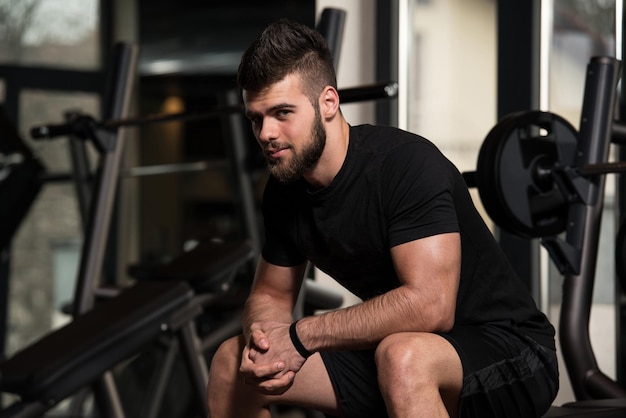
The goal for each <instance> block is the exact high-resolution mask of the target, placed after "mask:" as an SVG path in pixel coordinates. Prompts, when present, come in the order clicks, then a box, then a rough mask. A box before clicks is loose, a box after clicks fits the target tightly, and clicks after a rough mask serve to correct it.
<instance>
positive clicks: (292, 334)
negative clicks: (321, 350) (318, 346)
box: [289, 321, 313, 358]
mask: <svg viewBox="0 0 626 418" xmlns="http://www.w3.org/2000/svg"><path fill="white" fill-rule="evenodd" d="M297 323H298V321H295V322H293V323H292V324H291V325H290V326H289V338H291V343H292V344H293V346H294V348H295V349H296V351H297V352H298V353H299V354H300V355H301V356H302V357H304V358H309V357H311V355H312V354H313V352H311V351H309V350H307V349H306V347H305V346H304V344H302V341H301V340H300V337H298V331H297V329H296V324H297Z"/></svg>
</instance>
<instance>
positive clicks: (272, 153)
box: [265, 147, 289, 158]
mask: <svg viewBox="0 0 626 418" xmlns="http://www.w3.org/2000/svg"><path fill="white" fill-rule="evenodd" d="M288 149H289V148H288V147H285V148H271V149H267V150H266V151H265V152H266V153H267V155H268V156H269V157H270V158H279V157H281V156H282V155H283V154H285V153H286V152H287V150H288Z"/></svg>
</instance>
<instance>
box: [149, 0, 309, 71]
mask: <svg viewBox="0 0 626 418" xmlns="http://www.w3.org/2000/svg"><path fill="white" fill-rule="evenodd" d="M281 17H288V18H292V19H294V20H298V21H301V22H303V23H305V24H308V25H310V26H313V25H314V23H315V0H304V1H303V0H256V1H253V0H140V1H139V37H140V53H139V73H140V74H141V75H172V74H181V75H182V74H196V75H197V74H202V75H207V74H219V75H225V74H234V73H235V72H236V70H237V66H238V65H239V59H240V57H241V54H242V53H243V51H244V50H245V48H246V47H247V46H248V45H249V44H250V42H252V40H253V39H254V38H255V37H256V36H257V35H258V34H259V33H260V31H261V30H262V29H263V28H264V27H265V26H266V25H267V24H268V23H270V22H272V21H274V20H277V19H278V18H281Z"/></svg>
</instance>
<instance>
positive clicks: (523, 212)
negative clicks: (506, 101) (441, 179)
mask: <svg viewBox="0 0 626 418" xmlns="http://www.w3.org/2000/svg"><path fill="white" fill-rule="evenodd" d="M576 144H577V132H576V130H575V129H574V128H573V127H572V125H571V124H570V123H569V122H567V121H566V120H565V119H563V118H561V117H560V116H558V115H555V114H553V113H549V112H541V111H530V112H519V113H513V114H510V115H508V116H506V117H504V118H503V119H502V120H501V121H500V122H498V123H497V124H496V126H494V127H493V129H492V130H491V131H490V132H489V134H488V135H487V137H486V138H485V141H484V142H483V144H482V146H481V148H480V152H479V154H478V163H477V168H476V186H477V188H478V192H479V195H480V198H481V200H482V202H483V205H484V207H485V210H486V211H487V213H488V214H489V216H490V217H491V218H492V219H493V221H494V222H495V223H496V224H497V225H498V226H499V227H501V228H503V229H504V230H506V231H509V232H511V233H513V234H516V235H519V236H522V237H526V238H536V237H545V236H551V235H556V234H559V233H560V232H563V231H564V230H565V227H566V222H567V199H566V197H565V194H564V193H563V192H562V191H561V190H560V189H559V187H558V185H557V183H556V182H555V181H554V177H553V172H554V169H555V168H556V167H562V166H572V165H573V164H574V158H575V156H576Z"/></svg>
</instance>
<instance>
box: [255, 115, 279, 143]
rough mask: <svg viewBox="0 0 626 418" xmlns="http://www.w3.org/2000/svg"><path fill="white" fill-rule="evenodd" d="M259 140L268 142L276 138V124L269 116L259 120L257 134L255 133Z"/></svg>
mask: <svg viewBox="0 0 626 418" xmlns="http://www.w3.org/2000/svg"><path fill="white" fill-rule="evenodd" d="M257 136H258V138H259V140H260V141H263V142H270V141H271V140H273V139H277V138H278V126H277V124H276V123H275V122H274V121H272V119H271V118H264V119H263V120H262V121H261V126H260V127H259V134H258V135H257Z"/></svg>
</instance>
